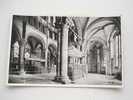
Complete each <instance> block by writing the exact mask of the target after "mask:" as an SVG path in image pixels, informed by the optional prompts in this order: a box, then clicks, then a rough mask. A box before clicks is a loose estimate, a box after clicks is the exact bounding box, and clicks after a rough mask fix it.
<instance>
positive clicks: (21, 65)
mask: <svg viewBox="0 0 133 100" xmlns="http://www.w3.org/2000/svg"><path fill="white" fill-rule="evenodd" d="M20 42H21V43H20V50H19V51H20V60H19V63H20V74H21V75H24V74H25V70H24V49H25V40H24V39H22V40H21V41H20Z"/></svg>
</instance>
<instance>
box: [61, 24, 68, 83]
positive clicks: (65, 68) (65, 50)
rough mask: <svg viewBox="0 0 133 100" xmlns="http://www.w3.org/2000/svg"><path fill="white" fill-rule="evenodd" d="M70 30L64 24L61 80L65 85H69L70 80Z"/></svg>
mask: <svg viewBox="0 0 133 100" xmlns="http://www.w3.org/2000/svg"><path fill="white" fill-rule="evenodd" d="M68 30H69V26H68V25H67V23H66V24H64V26H63V32H62V45H61V51H62V52H61V58H62V63H61V80H62V82H64V83H69V82H70V80H69V78H68Z"/></svg>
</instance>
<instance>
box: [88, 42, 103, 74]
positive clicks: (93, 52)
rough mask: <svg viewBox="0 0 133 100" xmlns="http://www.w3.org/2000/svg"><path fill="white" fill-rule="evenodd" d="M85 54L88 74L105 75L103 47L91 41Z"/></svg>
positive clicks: (99, 43)
mask: <svg viewBox="0 0 133 100" xmlns="http://www.w3.org/2000/svg"><path fill="white" fill-rule="evenodd" d="M92 42H93V43H92V45H91V47H90V49H89V52H88V54H87V61H88V63H87V66H88V72H89V73H100V74H101V73H103V74H104V73H105V67H104V50H103V49H104V46H103V44H102V43H101V42H99V41H92Z"/></svg>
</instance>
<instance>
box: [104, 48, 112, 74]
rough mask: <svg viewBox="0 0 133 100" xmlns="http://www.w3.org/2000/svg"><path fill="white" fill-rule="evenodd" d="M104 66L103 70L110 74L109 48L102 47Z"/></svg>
mask: <svg viewBox="0 0 133 100" xmlns="http://www.w3.org/2000/svg"><path fill="white" fill-rule="evenodd" d="M104 66H105V71H106V75H110V70H111V68H110V66H109V49H108V48H104Z"/></svg>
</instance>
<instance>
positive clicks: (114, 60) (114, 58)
mask: <svg viewBox="0 0 133 100" xmlns="http://www.w3.org/2000/svg"><path fill="white" fill-rule="evenodd" d="M113 45H114V52H113V53H114V57H113V62H114V64H113V73H115V70H114V69H115V66H116V37H114V41H113Z"/></svg>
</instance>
